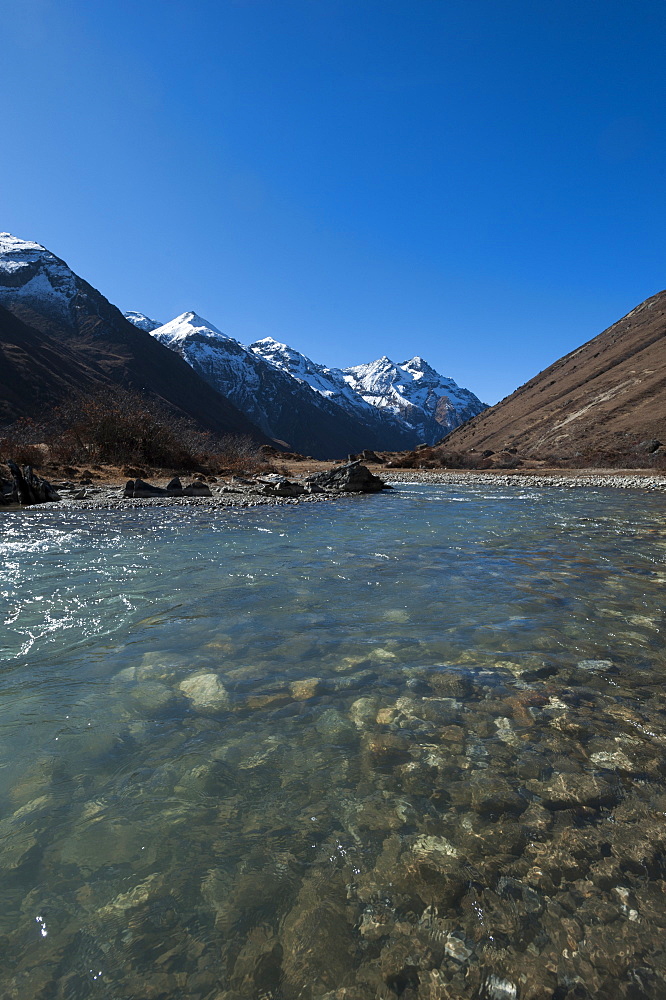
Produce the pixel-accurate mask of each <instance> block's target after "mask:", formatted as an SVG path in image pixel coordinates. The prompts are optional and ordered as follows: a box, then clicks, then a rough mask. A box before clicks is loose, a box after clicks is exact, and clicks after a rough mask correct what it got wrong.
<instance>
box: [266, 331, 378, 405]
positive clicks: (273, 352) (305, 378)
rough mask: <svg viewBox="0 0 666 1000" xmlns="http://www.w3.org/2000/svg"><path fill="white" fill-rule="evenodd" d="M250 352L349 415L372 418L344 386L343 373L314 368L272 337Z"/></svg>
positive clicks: (345, 383) (361, 402) (318, 365)
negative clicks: (360, 413)
mask: <svg viewBox="0 0 666 1000" xmlns="http://www.w3.org/2000/svg"><path fill="white" fill-rule="evenodd" d="M250 350H251V351H253V353H254V354H256V355H258V356H259V357H262V358H263V359H264V360H265V361H268V362H270V364H272V365H274V366H275V367H276V368H279V369H281V370H282V371H284V372H286V373H287V374H288V375H291V376H292V378H296V379H299V380H300V381H302V382H305V383H307V385H309V386H310V388H311V389H314V391H315V392H318V393H319V394H320V395H322V396H325V397H326V398H327V399H331V400H334V401H335V402H336V403H337V404H338V405H339V406H342V407H343V409H346V410H348V411H349V412H350V413H356V414H358V412H359V410H362V411H364V413H365V417H366V418H367V419H369V418H371V417H372V416H373V414H372V410H371V408H370V404H369V403H366V401H365V400H364V399H363V397H362V396H359V394H358V393H357V392H356V391H355V390H354V388H353V387H351V386H350V385H348V383H347V382H346V380H345V376H344V373H343V372H342V371H340V369H339V368H327V367H326V366H325V365H320V364H317V363H316V362H315V361H311V360H310V358H307V357H306V356H305V355H304V354H299V352H298V351H295V350H294V349H293V348H291V347H288V346H287V345H286V344H281V343H279V342H278V341H277V340H273V338H272V337H264V339H263V340H256V341H255V342H254V343H253V344H250Z"/></svg>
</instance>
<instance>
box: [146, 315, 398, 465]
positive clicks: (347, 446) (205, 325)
mask: <svg viewBox="0 0 666 1000" xmlns="http://www.w3.org/2000/svg"><path fill="white" fill-rule="evenodd" d="M152 335H153V337H154V338H155V339H156V340H158V341H159V342H160V343H161V344H164V345H165V346H166V347H169V348H170V349H171V350H172V351H175V352H176V353H178V354H179V355H180V356H181V357H182V358H183V359H184V360H185V361H187V363H188V364H189V365H191V366H192V368H194V370H195V371H196V372H197V373H198V374H199V375H201V376H202V378H204V379H206V381H207V382H208V383H209V384H210V385H211V386H213V387H214V388H216V389H217V390H218V391H219V392H221V393H223V394H224V395H225V396H227V397H228V398H229V399H230V400H231V401H232V402H233V403H234V404H235V405H236V406H237V407H238V409H239V410H241V411H242V412H243V413H245V414H246V415H247V416H248V417H249V418H250V420H252V421H253V422H254V423H256V424H257V426H258V427H260V428H261V429H262V430H263V431H264V433H265V434H267V435H268V436H269V437H271V438H273V439H275V440H277V441H278V442H280V443H281V444H283V445H285V446H286V447H287V448H289V449H291V450H294V451H299V452H301V453H302V454H306V455H313V456H315V457H317V458H337V457H340V456H342V455H345V454H347V453H348V452H350V451H352V452H353V451H360V450H361V449H362V448H382V447H385V445H384V442H386V441H388V442H390V444H389V447H395V448H401V447H409V443H410V442H411V436H410V434H409V431H408V430H406V428H404V427H403V426H401V424H400V423H399V422H398V421H396V420H393V419H388V420H387V419H385V418H384V417H383V416H382V415H381V414H378V413H377V411H376V410H374V409H373V408H372V407H370V406H368V405H367V404H363V402H362V401H357V403H360V405H356V406H355V407H354V406H353V405H350V406H342V405H340V403H339V401H338V400H337V399H336V398H333V394H331V396H330V397H329V396H327V395H326V394H325V393H321V392H315V391H314V390H313V388H312V387H311V385H310V384H309V383H308V382H307V381H305V380H304V379H303V378H299V377H295V376H293V375H292V374H291V373H290V372H288V371H285V370H284V369H282V368H281V367H280V366H279V365H275V364H273V363H271V361H270V360H269V359H268V358H266V357H265V356H264V355H263V354H262V353H261V352H260V351H258V350H255V349H254V348H255V346H256V345H252V347H250V348H247V347H244V346H243V345H242V344H240V343H239V342H238V341H237V340H234V339H233V338H232V337H228V336H227V335H226V334H224V333H222V332H221V331H220V330H218V329H217V327H215V326H213V324H212V323H209V322H208V321H207V320H205V319H203V318H202V317H201V316H198V315H197V314H196V313H194V312H187V313H183V314H182V315H181V316H177V317H176V318H175V319H173V320H171V322H170V323H166V324H165V325H164V326H161V327H159V328H158V329H156V330H154V331H153V334H152ZM261 343H263V342H261ZM279 346H282V345H279ZM299 357H300V355H299ZM342 385H343V389H344V392H345V393H346V394H347V395H348V396H349V397H353V396H354V394H353V393H352V392H351V390H349V389H348V388H347V386H346V384H345V383H344V381H343V382H342Z"/></svg>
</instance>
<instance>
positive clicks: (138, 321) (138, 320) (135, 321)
mask: <svg viewBox="0 0 666 1000" xmlns="http://www.w3.org/2000/svg"><path fill="white" fill-rule="evenodd" d="M123 315H124V317H125V319H128V320H129V321H130V323H131V324H132V326H135V327H137V329H138V330H145V332H146V333H152V332H153V330H157V328H158V327H160V326H162V322H161V320H159V319H151V318H150V316H146V314H145V313H141V312H136V311H135V310H134V309H130V310H129V311H128V312H126V313H123Z"/></svg>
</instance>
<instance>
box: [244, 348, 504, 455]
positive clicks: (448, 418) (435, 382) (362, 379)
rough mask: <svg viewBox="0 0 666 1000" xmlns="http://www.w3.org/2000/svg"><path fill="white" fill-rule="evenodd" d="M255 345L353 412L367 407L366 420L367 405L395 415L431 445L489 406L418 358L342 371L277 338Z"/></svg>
mask: <svg viewBox="0 0 666 1000" xmlns="http://www.w3.org/2000/svg"><path fill="white" fill-rule="evenodd" d="M250 350H251V351H254V353H255V354H260V355H261V357H263V358H265V359H266V361H270V363H271V364H272V365H275V366H276V367H278V368H281V369H282V371H285V372H287V373H288V374H290V375H291V376H293V377H294V378H298V379H301V380H302V381H304V382H307V383H308V385H310V386H311V387H312V388H313V389H314V390H315V391H316V392H319V393H321V394H322V395H325V396H327V397H328V398H329V399H332V400H335V402H337V403H338V404H339V405H340V406H342V407H343V408H344V409H345V410H347V411H348V412H349V413H356V414H359V413H360V412H361V411H364V412H365V416H366V419H367V410H368V409H373V408H374V409H375V410H380V411H381V412H382V413H383V416H384V418H385V420H386V421H387V422H388V421H390V420H393V421H394V422H395V423H396V424H398V423H399V424H401V425H402V426H403V427H404V428H408V429H409V430H410V431H411V432H412V434H413V437H414V442H413V443H414V444H417V443H419V442H421V441H427V442H428V443H430V444H432V443H434V442H435V441H438V440H439V439H440V438H441V437H442V436H443V434H448V432H449V431H451V430H453V428H454V427H458V426H459V425H460V424H462V423H464V422H465V421H466V420H469V419H470V417H473V416H476V414H477V413H480V412H481V411H482V410H484V409H485V408H486V407H485V404H484V403H482V402H481V401H480V400H479V399H478V398H477V397H476V396H475V395H474V393H472V392H470V391H469V390H468V389H463V388H461V387H460V386H459V385H457V384H456V383H455V382H454V381H453V379H451V378H447V377H446V376H444V375H440V374H439V373H438V372H436V371H435V369H434V368H432V367H431V366H430V365H429V364H428V363H427V361H424V360H423V358H419V357H414V358H412V359H411V360H410V361H404V362H403V363H402V364H400V365H396V364H394V363H393V362H392V361H391V360H390V359H389V358H387V357H382V358H379V360H378V361H372V362H371V363H370V364H367V365H358V366H356V367H354V368H345V369H344V370H340V369H339V368H327V367H326V366H325V365H320V364H317V363H316V362H314V361H311V360H310V358H307V357H305V355H303V354H299V352H298V351H294V350H293V349H292V348H291V347H288V346H287V345H286V344H280V343H279V342H278V341H277V340H273V339H272V337H266V338H265V339H264V340H258V341H256V342H255V343H254V344H251V345H250Z"/></svg>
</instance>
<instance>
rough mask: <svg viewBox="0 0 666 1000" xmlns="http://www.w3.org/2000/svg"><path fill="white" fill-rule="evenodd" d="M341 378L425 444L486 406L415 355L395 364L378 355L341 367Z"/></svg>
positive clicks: (471, 393) (457, 425)
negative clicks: (411, 430) (412, 429)
mask: <svg viewBox="0 0 666 1000" xmlns="http://www.w3.org/2000/svg"><path fill="white" fill-rule="evenodd" d="M344 378H345V380H346V382H347V384H348V385H349V386H351V388H353V389H354V391H355V392H357V393H358V394H359V395H360V396H362V397H363V399H364V400H365V401H366V402H367V403H370V404H371V405H372V406H376V407H378V408H380V409H386V410H390V411H391V412H392V413H394V414H395V415H396V416H398V417H399V418H400V419H401V420H403V421H404V422H405V423H407V424H408V425H409V426H410V427H413V428H414V430H415V431H417V432H419V433H420V434H422V440H424V441H428V443H434V442H435V441H436V440H439V438H440V437H442V431H443V432H444V433H445V434H448V433H449V432H450V431H452V430H453V429H454V428H455V427H459V426H460V424H463V423H465V421H467V420H469V419H471V417H475V416H476V415H477V413H481V411H482V410H485V409H486V404H485V403H482V402H481V400H480V399H479V398H478V397H477V396H475V395H474V393H473V392H470V391H469V389H463V388H462V387H461V386H459V385H457V383H456V382H454V381H453V379H452V378H447V377H446V376H444V375H440V374H439V372H437V371H435V369H434V368H432V367H431V366H430V365H429V364H428V362H427V361H424V360H423V358H420V357H418V356H416V357H413V358H411V359H410V360H409V361H403V362H402V363H401V364H397V365H396V364H394V363H393V362H392V361H391V360H390V358H387V357H382V358H379V360H377V361H372V362H370V363H369V364H366V365H356V366H355V367H353V368H345V370H344Z"/></svg>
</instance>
